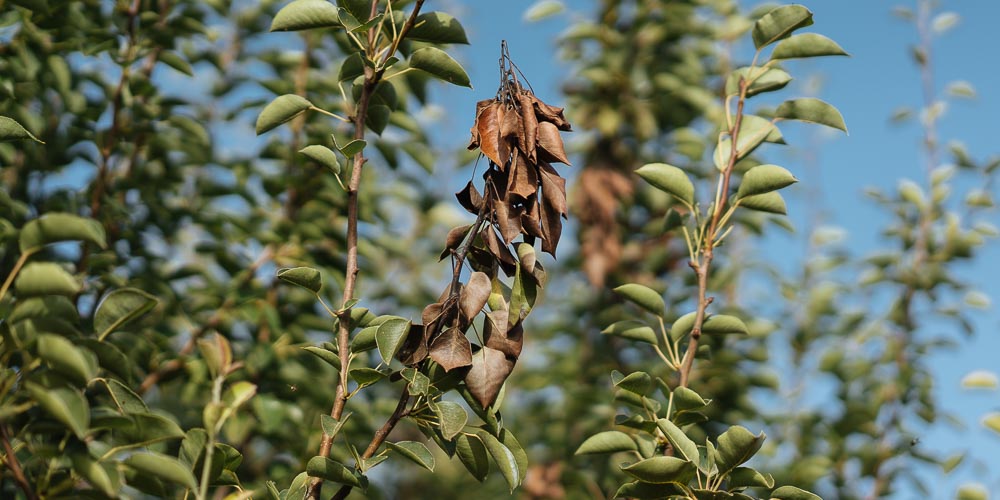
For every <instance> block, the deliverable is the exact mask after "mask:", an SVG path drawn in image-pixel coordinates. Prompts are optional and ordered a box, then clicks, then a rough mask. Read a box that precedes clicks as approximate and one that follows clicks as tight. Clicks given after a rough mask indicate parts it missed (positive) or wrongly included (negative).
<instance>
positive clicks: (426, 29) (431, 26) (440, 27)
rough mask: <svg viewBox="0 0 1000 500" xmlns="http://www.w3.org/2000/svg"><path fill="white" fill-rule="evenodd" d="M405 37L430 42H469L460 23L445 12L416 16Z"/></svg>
mask: <svg viewBox="0 0 1000 500" xmlns="http://www.w3.org/2000/svg"><path fill="white" fill-rule="evenodd" d="M406 39H407V40H419V41H421V42H431V43H462V44H468V43H469V39H468V38H467V37H466V36H465V29H464V28H462V25H461V23H459V22H458V20H457V19H455V18H454V17H452V16H451V14H447V13H445V12H427V13H424V14H420V15H419V16H417V19H416V21H415V22H414V23H413V28H412V29H411V30H410V31H409V32H407V33H406Z"/></svg>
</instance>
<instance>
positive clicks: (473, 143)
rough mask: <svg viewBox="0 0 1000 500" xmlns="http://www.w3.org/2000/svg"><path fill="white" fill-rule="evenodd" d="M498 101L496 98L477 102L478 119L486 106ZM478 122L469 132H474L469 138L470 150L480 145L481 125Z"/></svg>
mask: <svg viewBox="0 0 1000 500" xmlns="http://www.w3.org/2000/svg"><path fill="white" fill-rule="evenodd" d="M494 102H496V99H483V100H482V101H479V102H477V103H476V121H477V122H478V121H479V113H481V112H482V111H483V109H484V108H486V106H489V105H490V104H492V103H494ZM477 125H478V124H477V123H473V124H472V128H471V129H470V130H469V132H471V133H472V138H471V139H469V150H470V151H471V150H473V149H476V148H478V147H479V127H478V126H477Z"/></svg>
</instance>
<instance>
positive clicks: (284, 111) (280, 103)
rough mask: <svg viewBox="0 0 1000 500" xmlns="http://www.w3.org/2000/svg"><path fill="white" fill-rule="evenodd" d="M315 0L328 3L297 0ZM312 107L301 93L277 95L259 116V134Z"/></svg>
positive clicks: (257, 127)
mask: <svg viewBox="0 0 1000 500" xmlns="http://www.w3.org/2000/svg"><path fill="white" fill-rule="evenodd" d="M303 1H307V2H314V1H319V2H322V3H328V2H326V1H324V0H296V2H303ZM286 8H287V7H286ZM311 107H312V103H311V102H309V100H308V99H306V98H305V97H302V96H300V95H295V94H285V95H282V96H278V97H276V98H275V99H274V100H273V101H271V103H270V104H268V105H267V106H264V109H263V110H262V111H261V112H260V115H259V116H257V125H256V130H257V135H260V134H263V133H264V132H267V131H269V130H271V129H273V128H274V127H277V126H278V125H281V124H282V123H285V122H287V121H289V120H291V119H292V118H295V117H296V116H299V114H301V113H302V112H304V111H305V110H307V109H309V108H311Z"/></svg>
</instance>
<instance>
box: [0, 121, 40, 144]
mask: <svg viewBox="0 0 1000 500" xmlns="http://www.w3.org/2000/svg"><path fill="white" fill-rule="evenodd" d="M24 139H31V140H33V141H35V142H38V143H41V144H45V143H44V142H42V141H41V140H40V139H38V138H37V137H35V136H34V135H31V132H28V130H27V129H26V128H24V127H22V126H21V124H20V123H17V121H16V120H14V119H13V118H7V117H6V116H0V142H9V141H20V140H24Z"/></svg>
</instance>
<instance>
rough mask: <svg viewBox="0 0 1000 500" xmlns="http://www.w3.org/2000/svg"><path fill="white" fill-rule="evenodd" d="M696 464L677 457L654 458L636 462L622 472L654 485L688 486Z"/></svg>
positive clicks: (623, 468)
mask: <svg viewBox="0 0 1000 500" xmlns="http://www.w3.org/2000/svg"><path fill="white" fill-rule="evenodd" d="M695 469H696V466H695V464H694V463H692V462H689V461H687V460H683V459H680V458H677V457H653V458H647V459H645V460H642V461H639V462H636V463H634V464H632V465H629V466H627V467H622V470H623V471H625V472H626V473H628V474H629V475H630V476H633V477H635V478H636V479H639V480H641V481H645V482H647V483H654V484H666V483H682V484H686V483H687V482H688V481H690V480H691V479H692V478H693V477H694V473H695Z"/></svg>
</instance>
